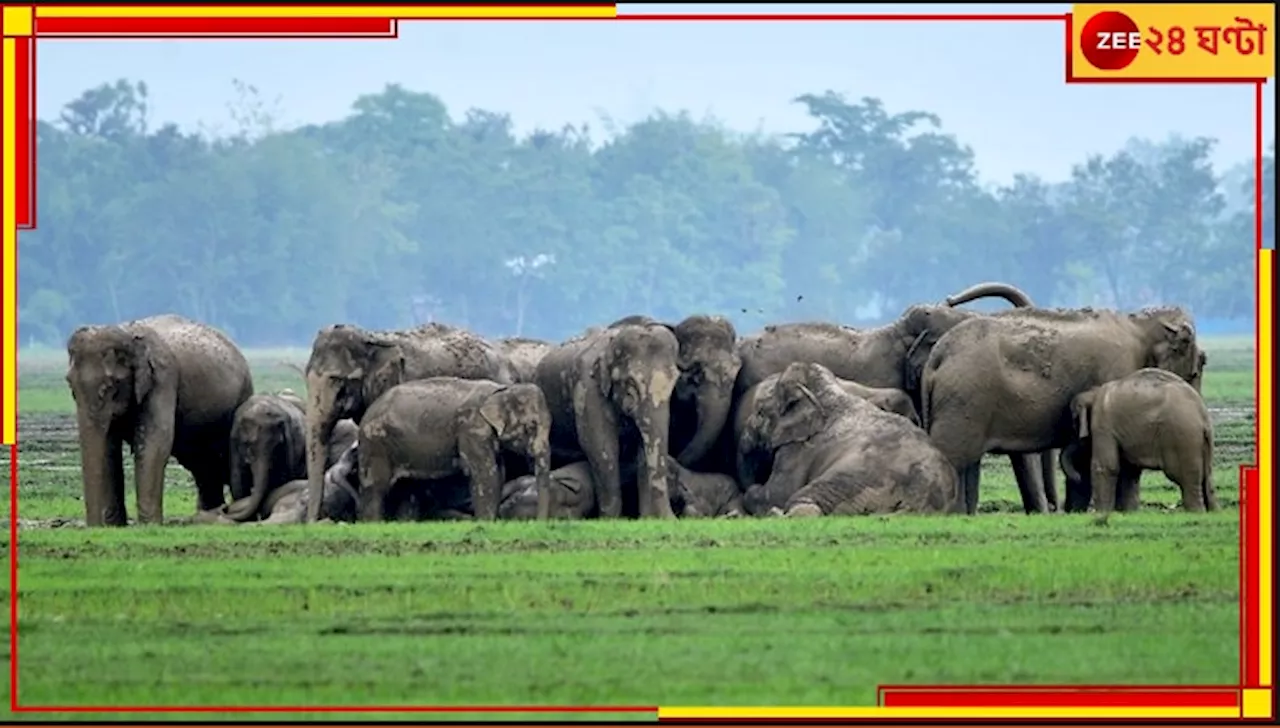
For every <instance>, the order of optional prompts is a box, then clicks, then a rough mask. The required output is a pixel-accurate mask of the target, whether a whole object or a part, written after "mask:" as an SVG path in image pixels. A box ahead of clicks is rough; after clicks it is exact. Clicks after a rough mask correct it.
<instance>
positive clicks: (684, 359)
mask: <svg viewBox="0 0 1280 728" xmlns="http://www.w3.org/2000/svg"><path fill="white" fill-rule="evenodd" d="M623 325H645V326H650V325H661V326H666V327H667V328H668V329H670V330H671V333H672V334H674V335H675V337H676V343H677V344H679V347H680V354H679V358H678V359H677V360H676V367H677V368H678V369H679V371H680V376H679V378H678V379H677V380H676V386H675V390H674V391H673V392H672V395H671V433H670V438H671V441H670V443H669V444H670V447H671V454H672V455H674V456H675V458H676V461H677V462H679V463H680V464H681V465H683V466H684V467H686V468H696V467H698V466H699V465H700V464H702V463H703V462H704V460H705V459H706V458H707V456H708V455H709V454H710V453H711V452H712V450H713V448H714V447H715V445H716V443H717V441H718V440H719V439H720V434H721V432H722V431H723V430H724V427H725V423H726V422H728V420H729V411H730V409H731V408H732V407H733V387H734V382H735V381H736V380H737V377H738V370H739V369H741V368H742V358H741V357H740V356H738V352H737V343H738V332H737V330H735V329H734V327H733V324H732V323H731V322H730V321H729V320H728V319H726V318H724V317H723V316H707V315H704V314H694V315H692V316H689V317H687V318H685V319H684V320H683V321H681V322H680V323H677V324H674V325H673V324H664V323H661V322H658V321H655V320H653V319H651V318H649V317H647V316H628V317H626V318H623V319H619V320H618V321H615V322H613V323H612V324H610V325H609V327H610V328H613V327H616V326H623Z"/></svg>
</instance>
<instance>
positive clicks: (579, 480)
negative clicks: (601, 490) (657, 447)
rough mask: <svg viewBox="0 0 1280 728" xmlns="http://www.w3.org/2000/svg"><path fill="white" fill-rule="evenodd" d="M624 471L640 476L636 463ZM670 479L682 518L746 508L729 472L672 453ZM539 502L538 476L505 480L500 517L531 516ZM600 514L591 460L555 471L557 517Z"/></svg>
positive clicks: (553, 497) (674, 508) (674, 504)
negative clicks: (700, 469)
mask: <svg viewBox="0 0 1280 728" xmlns="http://www.w3.org/2000/svg"><path fill="white" fill-rule="evenodd" d="M624 471H625V472H626V476H627V477H626V479H628V480H629V479H630V478H633V477H634V476H635V473H634V469H631V470H627V469H624ZM667 479H668V482H669V483H670V486H671V509H672V511H673V512H674V513H675V514H676V515H677V516H679V517H681V518H697V517H714V516H725V517H735V516H741V515H742V514H743V509H742V499H741V494H740V492H739V491H738V484H737V483H735V482H734V481H733V478H730V477H729V476H727V475H721V474H719V473H696V472H694V471H692V470H689V469H688V468H686V467H684V466H682V465H681V464H680V463H679V462H678V461H677V460H676V459H675V458H674V457H671V456H670V455H668V456H667ZM537 508H538V488H537V483H536V482H535V480H534V478H533V476H531V475H526V476H523V477H520V478H515V479H514V480H511V481H508V482H507V483H506V484H505V485H503V486H502V504H501V505H499V506H498V517H499V518H502V519H506V520H531V519H533V518H534V517H535V516H536V515H537ZM598 515H599V510H598V509H597V507H596V497H595V482H594V481H593V480H592V476H591V465H590V464H589V463H587V462H586V461H585V460H584V461H581V462H576V463H570V464H569V465H565V466H564V467H560V468H556V469H555V470H552V471H551V517H552V518H560V519H582V518H595V517H596V516H598Z"/></svg>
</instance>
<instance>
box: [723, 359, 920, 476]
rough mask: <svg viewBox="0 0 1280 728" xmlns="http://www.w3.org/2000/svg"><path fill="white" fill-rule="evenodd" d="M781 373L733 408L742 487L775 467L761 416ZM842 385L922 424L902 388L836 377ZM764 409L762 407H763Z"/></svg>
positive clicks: (736, 461) (735, 470)
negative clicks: (872, 384) (863, 383)
mask: <svg viewBox="0 0 1280 728" xmlns="http://www.w3.org/2000/svg"><path fill="white" fill-rule="evenodd" d="M781 376H782V375H781V374H773V375H771V376H769V377H767V378H765V380H764V381H762V382H760V383H759V384H757V385H755V386H754V387H752V388H751V389H749V390H747V391H746V393H744V394H743V395H742V397H740V398H739V400H738V404H737V406H736V407H735V408H734V421H733V424H732V432H733V434H732V442H733V452H734V458H733V463H734V464H733V469H732V470H731V471H730V472H732V473H734V475H735V477H736V479H737V482H738V484H739V486H740V487H742V488H747V487H749V486H751V485H753V484H756V483H759V482H762V480H763V479H768V477H769V471H770V469H771V468H772V467H773V449H772V448H771V447H768V446H767V438H766V437H765V433H764V432H763V431H762V429H761V428H762V427H763V426H764V425H765V424H766V423H767V422H768V418H767V417H765V416H763V415H761V416H755V417H753V415H757V413H762V412H764V411H766V410H767V408H768V407H771V406H772V402H773V400H772V397H773V391H774V388H775V387H776V386H777V383H778V378H779V377H781ZM836 381H837V383H838V384H839V386H840V388H841V389H842V390H844V391H845V392H846V393H848V394H851V395H853V396H855V397H858V398H861V399H864V400H866V401H868V402H870V403H871V404H873V405H875V406H876V407H878V408H880V409H882V410H884V411H885V412H891V413H893V414H896V415H899V416H901V417H903V418H905V419H906V420H907V421H908V422H910V423H911V424H913V425H915V426H916V427H919V426H920V418H919V417H918V416H917V414H916V408H915V405H914V404H912V402H911V397H910V396H909V395H908V394H907V393H906V392H904V391H902V390H900V389H892V388H889V387H868V386H865V385H862V384H858V383H857V382H851V381H849V380H847V379H840V378H839V377H836ZM762 408H763V409H762Z"/></svg>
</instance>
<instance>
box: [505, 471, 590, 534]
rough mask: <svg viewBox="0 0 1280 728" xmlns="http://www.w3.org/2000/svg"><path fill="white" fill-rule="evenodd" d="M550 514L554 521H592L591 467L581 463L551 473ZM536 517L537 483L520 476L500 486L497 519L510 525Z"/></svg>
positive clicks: (527, 476)
mask: <svg viewBox="0 0 1280 728" xmlns="http://www.w3.org/2000/svg"><path fill="white" fill-rule="evenodd" d="M549 480H550V488H551V496H550V499H549V500H550V510H549V511H548V517H550V518H558V519H575V520H576V519H581V518H594V517H596V516H597V515H598V511H597V510H596V491H595V481H594V480H593V479H592V477H591V464H590V463H588V462H587V461H585V460H583V461H581V462H576V463H570V464H568V465H565V466H564V467H560V468H556V469H555V470H552V471H551V477H550V479H549ZM537 515H538V481H537V479H536V478H534V477H533V476H532V475H523V476H521V477H519V478H516V479H514V480H511V481H508V482H507V483H505V484H504V485H503V486H502V502H501V504H500V505H499V506H498V517H499V518H501V519H504V520H511V521H528V520H532V519H534V518H536V517H537Z"/></svg>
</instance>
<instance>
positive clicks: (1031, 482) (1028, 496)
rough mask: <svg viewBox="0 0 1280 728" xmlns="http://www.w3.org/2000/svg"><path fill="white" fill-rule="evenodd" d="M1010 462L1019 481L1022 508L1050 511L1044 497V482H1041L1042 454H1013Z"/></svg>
mask: <svg viewBox="0 0 1280 728" xmlns="http://www.w3.org/2000/svg"><path fill="white" fill-rule="evenodd" d="M1009 462H1010V464H1011V465H1013V477H1014V478H1016V479H1017V481H1018V492H1019V493H1020V494H1022V510H1024V511H1026V512H1027V513H1048V512H1049V503H1048V501H1046V500H1045V497H1044V484H1043V483H1041V482H1040V456H1039V455H1011V456H1010V457H1009Z"/></svg>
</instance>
